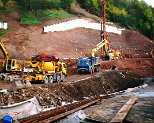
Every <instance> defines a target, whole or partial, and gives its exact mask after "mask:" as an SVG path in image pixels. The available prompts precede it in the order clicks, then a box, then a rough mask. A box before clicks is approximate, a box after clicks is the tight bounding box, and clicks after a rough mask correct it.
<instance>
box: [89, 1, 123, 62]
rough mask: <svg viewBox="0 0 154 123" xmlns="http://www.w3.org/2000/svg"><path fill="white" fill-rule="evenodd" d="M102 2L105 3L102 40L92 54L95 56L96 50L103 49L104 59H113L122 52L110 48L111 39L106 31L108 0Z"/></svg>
mask: <svg viewBox="0 0 154 123" xmlns="http://www.w3.org/2000/svg"><path fill="white" fill-rule="evenodd" d="M101 2H102V4H103V24H102V22H101V42H100V43H98V44H97V45H96V47H95V48H93V49H92V51H91V56H92V57H95V55H96V52H97V51H98V50H100V49H101V52H102V54H101V57H102V58H103V59H104V60H112V59H115V58H118V57H119V56H120V54H121V53H120V51H119V50H115V51H111V50H110V39H109V37H108V35H107V33H106V27H105V25H106V1H105V0H102V1H101ZM102 25H103V30H102Z"/></svg>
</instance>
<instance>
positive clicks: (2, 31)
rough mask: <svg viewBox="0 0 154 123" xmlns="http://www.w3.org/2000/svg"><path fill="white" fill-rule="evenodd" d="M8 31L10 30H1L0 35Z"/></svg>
mask: <svg viewBox="0 0 154 123" xmlns="http://www.w3.org/2000/svg"><path fill="white" fill-rule="evenodd" d="M7 32H8V30H0V37H1V36H3V35H5V34H6V33H7Z"/></svg>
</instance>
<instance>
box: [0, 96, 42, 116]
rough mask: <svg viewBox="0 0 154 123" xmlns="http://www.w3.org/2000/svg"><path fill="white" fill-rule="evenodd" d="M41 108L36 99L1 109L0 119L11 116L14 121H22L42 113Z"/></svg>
mask: <svg viewBox="0 0 154 123" xmlns="http://www.w3.org/2000/svg"><path fill="white" fill-rule="evenodd" d="M41 110H42V109H41V107H40V105H39V103H38V101H37V99H36V97H34V98H32V99H29V100H26V101H24V102H20V103H16V104H12V105H8V106H2V107H0V118H2V117H3V116H5V115H10V116H12V117H13V119H21V118H24V117H28V116H30V115H34V114H37V113H40V112H41Z"/></svg>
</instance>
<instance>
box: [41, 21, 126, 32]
mask: <svg viewBox="0 0 154 123" xmlns="http://www.w3.org/2000/svg"><path fill="white" fill-rule="evenodd" d="M74 28H89V29H94V30H101V24H100V23H91V22H89V21H87V20H84V19H74V20H70V21H67V22H62V23H59V24H53V25H50V26H45V27H44V32H55V31H66V30H70V29H74ZM102 28H103V27H102ZM122 30H124V29H119V28H117V27H113V26H109V25H106V31H107V32H112V33H115V34H119V35H121V33H122Z"/></svg>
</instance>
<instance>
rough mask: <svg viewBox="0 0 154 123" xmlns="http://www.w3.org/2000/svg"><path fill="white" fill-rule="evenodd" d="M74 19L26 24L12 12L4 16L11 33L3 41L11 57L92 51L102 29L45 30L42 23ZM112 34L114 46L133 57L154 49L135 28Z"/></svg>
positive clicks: (76, 54)
mask: <svg viewBox="0 0 154 123" xmlns="http://www.w3.org/2000/svg"><path fill="white" fill-rule="evenodd" d="M73 18H74V17H72V18H68V19H61V20H60V19H53V20H47V21H45V22H44V24H42V25H38V26H37V25H35V26H34V25H31V26H26V25H25V26H24V25H20V24H19V22H18V20H19V14H18V13H17V12H9V13H8V14H6V17H5V20H7V22H8V28H9V33H8V34H6V35H5V36H4V37H3V39H5V40H6V41H5V42H4V43H5V45H6V48H7V49H8V51H9V53H10V56H11V57H12V58H22V59H25V58H30V57H31V56H32V55H34V54H37V53H47V54H49V55H55V56H57V57H59V58H77V57H81V56H84V55H85V54H89V53H90V52H91V50H92V48H94V47H95V45H96V44H97V43H99V41H100V31H98V30H92V29H85V28H78V29H72V30H67V31H59V32H49V33H46V34H44V33H43V26H47V25H52V24H55V23H60V22H65V21H67V20H72V19H73ZM76 18H77V17H76ZM78 18H80V17H78ZM82 18H84V19H88V18H85V17H82ZM90 20H91V19H90ZM93 21H94V20H93ZM109 37H110V39H111V48H112V49H115V50H116V49H118V50H119V49H121V50H122V52H123V53H124V54H130V55H131V56H132V55H135V54H139V55H140V56H141V55H142V56H144V57H146V55H148V54H150V53H151V49H154V43H153V42H152V41H150V40H149V39H148V38H146V37H145V36H143V35H142V34H141V33H139V32H136V31H130V30H123V31H122V34H121V35H117V34H114V33H109ZM85 47H86V48H85ZM1 56H2V55H1Z"/></svg>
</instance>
